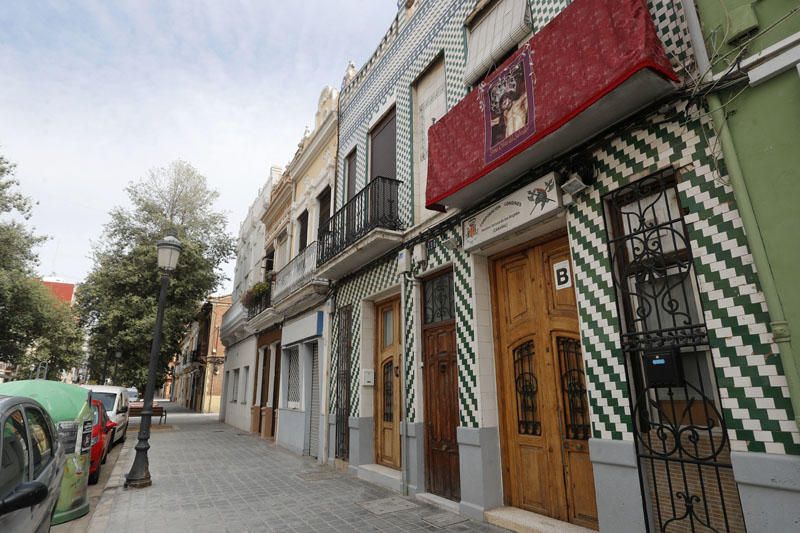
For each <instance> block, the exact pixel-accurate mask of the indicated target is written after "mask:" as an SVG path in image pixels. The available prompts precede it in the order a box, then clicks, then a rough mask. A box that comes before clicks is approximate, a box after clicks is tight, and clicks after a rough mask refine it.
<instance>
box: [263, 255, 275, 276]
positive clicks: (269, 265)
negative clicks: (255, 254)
mask: <svg viewBox="0 0 800 533" xmlns="http://www.w3.org/2000/svg"><path fill="white" fill-rule="evenodd" d="M274 269H275V250H270V251H269V252H267V255H266V256H264V274H266V273H267V272H272V271H273V270H274Z"/></svg>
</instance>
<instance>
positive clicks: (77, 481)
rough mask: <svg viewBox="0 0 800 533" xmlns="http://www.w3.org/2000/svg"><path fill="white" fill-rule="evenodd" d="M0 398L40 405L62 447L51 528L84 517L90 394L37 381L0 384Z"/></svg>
mask: <svg viewBox="0 0 800 533" xmlns="http://www.w3.org/2000/svg"><path fill="white" fill-rule="evenodd" d="M0 394H6V395H9V396H27V397H28V398H33V399H34V400H36V401H38V402H39V403H40V404H42V406H43V407H44V408H45V410H46V411H47V414H49V415H50V417H51V418H52V419H53V422H54V423H55V425H56V429H57V431H58V436H59V440H60V441H61V442H62V444H63V445H64V448H65V450H64V451H65V452H66V463H65V465H64V479H63V480H62V482H61V493H60V495H59V498H58V503H57V504H56V510H55V513H53V519H52V521H51V524H53V525H55V524H61V523H63V522H67V521H69V520H73V519H75V518H78V517H80V516H83V515H85V514H86V513H88V512H89V496H88V490H89V451H90V450H91V446H92V409H91V402H90V401H89V397H90V392H89V391H88V390H86V389H84V388H81V387H78V386H76V385H68V384H66V383H61V382H58V381H45V380H42V379H37V380H24V381H12V382H9V383H0Z"/></svg>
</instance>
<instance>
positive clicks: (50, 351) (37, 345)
mask: <svg viewBox="0 0 800 533" xmlns="http://www.w3.org/2000/svg"><path fill="white" fill-rule="evenodd" d="M37 283H38V282H37ZM34 294H36V299H37V309H38V312H39V313H40V316H41V320H42V323H43V324H45V325H46V327H45V328H44V331H42V332H41V334H40V335H39V336H38V337H37V338H36V340H35V341H34V342H33V343H32V344H31V346H30V347H29V348H28V350H26V352H25V354H23V355H22V356H21V357H20V359H19V368H18V370H17V377H18V378H32V377H34V376H35V375H36V373H37V372H36V370H35V369H37V368H38V367H39V365H40V364H46V368H47V374H46V376H45V378H46V379H58V378H59V374H60V373H61V371H66V370H69V369H70V368H75V367H79V366H80V365H81V363H82V359H83V341H84V335H83V330H82V329H81V328H80V327H79V325H78V315H77V313H76V312H75V310H74V309H73V308H72V307H71V306H70V305H69V304H66V303H64V302H62V301H59V300H58V299H57V298H56V297H55V296H54V295H53V294H52V293H51V292H50V290H49V289H47V287H45V286H44V285H42V284H41V283H38V287H36V288H35V290H34Z"/></svg>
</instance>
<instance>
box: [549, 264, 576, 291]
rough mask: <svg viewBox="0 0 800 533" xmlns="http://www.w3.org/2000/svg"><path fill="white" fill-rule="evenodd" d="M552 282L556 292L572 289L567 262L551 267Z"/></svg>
mask: <svg viewBox="0 0 800 533" xmlns="http://www.w3.org/2000/svg"><path fill="white" fill-rule="evenodd" d="M553 280H554V281H555V285H556V290H557V291H560V290H561V289H568V288H570V287H572V271H571V270H570V268H569V261H568V260H564V261H559V262H558V263H555V264H554V265H553Z"/></svg>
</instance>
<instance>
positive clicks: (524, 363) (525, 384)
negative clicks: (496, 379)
mask: <svg viewBox="0 0 800 533" xmlns="http://www.w3.org/2000/svg"><path fill="white" fill-rule="evenodd" d="M534 355H535V350H534V345H533V341H532V340H530V341H527V342H525V343H523V344H521V345H520V346H518V347H517V348H515V349H514V388H515V390H516V392H517V430H518V431H519V433H520V434H522V435H541V434H542V424H541V418H540V415H539V413H538V409H537V405H536V396H537V392H538V388H539V387H538V383H537V381H536V374H535V372H534V367H533V363H534V361H533V357H534Z"/></svg>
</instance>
